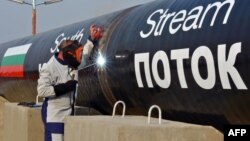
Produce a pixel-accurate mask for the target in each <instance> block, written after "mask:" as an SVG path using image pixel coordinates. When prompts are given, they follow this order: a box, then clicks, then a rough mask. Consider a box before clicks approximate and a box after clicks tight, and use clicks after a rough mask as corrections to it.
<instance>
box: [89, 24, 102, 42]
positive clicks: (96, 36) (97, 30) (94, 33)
mask: <svg viewBox="0 0 250 141" xmlns="http://www.w3.org/2000/svg"><path fill="white" fill-rule="evenodd" d="M102 35H103V28H102V27H100V26H96V25H94V24H92V25H91V26H90V28H89V40H90V41H92V42H93V44H95V43H97V42H98V41H99V40H100V39H101V38H102Z"/></svg>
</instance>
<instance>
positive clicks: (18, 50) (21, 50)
mask: <svg viewBox="0 0 250 141" xmlns="http://www.w3.org/2000/svg"><path fill="white" fill-rule="evenodd" d="M30 46H31V43H30V44H26V45H21V46H16V47H12V48H9V49H8V50H7V51H6V52H5V54H4V57H6V56H12V55H19V54H26V53H27V52H28V50H29V48H30Z"/></svg>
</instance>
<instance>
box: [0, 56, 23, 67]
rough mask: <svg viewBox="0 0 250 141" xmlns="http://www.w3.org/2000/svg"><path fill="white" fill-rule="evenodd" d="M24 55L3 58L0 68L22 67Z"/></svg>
mask: <svg viewBox="0 0 250 141" xmlns="http://www.w3.org/2000/svg"><path fill="white" fill-rule="evenodd" d="M25 55H26V54H20V55H13V56H6V57H4V58H3V60H2V63H1V66H15V65H23V63H24V59H25Z"/></svg>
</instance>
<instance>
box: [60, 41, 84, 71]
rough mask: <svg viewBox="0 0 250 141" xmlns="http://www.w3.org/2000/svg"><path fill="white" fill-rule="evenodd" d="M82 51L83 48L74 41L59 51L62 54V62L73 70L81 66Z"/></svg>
mask: <svg viewBox="0 0 250 141" xmlns="http://www.w3.org/2000/svg"><path fill="white" fill-rule="evenodd" d="M82 50H83V46H82V45H81V44H80V43H79V42H78V41H76V40H75V41H73V42H72V43H71V44H69V45H67V46H66V47H64V48H62V49H60V51H62V52H63V59H64V61H65V62H66V63H67V64H68V65H69V66H70V67H72V68H73V69H77V68H78V66H79V65H80V64H81V58H82Z"/></svg>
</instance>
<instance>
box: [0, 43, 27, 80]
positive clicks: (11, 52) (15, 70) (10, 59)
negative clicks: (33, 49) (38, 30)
mask: <svg viewBox="0 0 250 141" xmlns="http://www.w3.org/2000/svg"><path fill="white" fill-rule="evenodd" d="M30 46H31V44H26V45H21V46H16V47H11V48H9V49H7V51H6V52H5V54H4V56H3V59H2V62H1V65H0V77H23V76H24V72H23V65H24V60H25V56H26V54H27V52H28V50H29V48H30Z"/></svg>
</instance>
